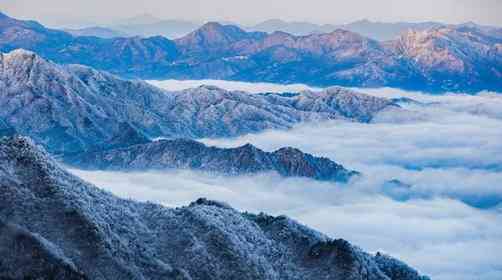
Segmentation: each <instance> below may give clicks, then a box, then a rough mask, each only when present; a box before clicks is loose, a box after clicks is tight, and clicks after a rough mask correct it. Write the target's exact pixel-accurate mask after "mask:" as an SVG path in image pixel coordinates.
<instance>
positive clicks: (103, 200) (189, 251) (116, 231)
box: [0, 137, 428, 280]
mask: <svg viewBox="0 0 502 280" xmlns="http://www.w3.org/2000/svg"><path fill="white" fill-rule="evenodd" d="M0 186H1V187H2V192H0V202H1V203H0V221H2V222H0V230H1V231H3V232H5V231H6V229H5V228H6V227H5V225H6V224H7V225H8V226H7V231H10V232H11V233H9V234H8V235H1V236H2V237H1V238H0V251H2V252H4V253H5V254H6V256H8V258H9V259H18V260H20V261H22V262H23V263H30V262H38V263H42V264H43V266H42V268H48V267H53V268H54V271H53V272H54V275H55V276H57V275H60V274H59V273H63V275H65V276H66V277H65V279H86V278H89V279H116V278H118V277H126V278H127V279H235V278H236V277H237V278H239V279H300V278H301V279H318V278H319V277H321V275H322V276H323V277H326V276H327V275H329V278H328V279H333V280H341V279H363V278H364V279H374V280H377V279H378V280H388V279H391V278H392V279H404V280H426V279H428V278H427V277H425V276H420V275H419V273H418V272H417V271H416V270H414V269H412V268H410V267H409V266H407V265H405V264H403V263H401V262H399V261H397V260H395V259H392V258H390V257H386V258H383V257H382V256H381V255H380V254H377V255H370V254H368V253H365V252H364V251H362V250H361V249H359V248H358V247H355V246H353V245H351V244H350V243H348V242H347V241H345V240H343V239H331V238H329V237H327V236H325V235H323V234H321V233H318V232H316V231H314V230H312V229H309V228H307V227H305V226H303V225H300V224H298V223H296V222H295V221H293V220H291V219H289V218H287V217H284V216H279V217H272V216H268V215H265V214H260V215H254V214H249V213H240V212H237V211H236V210H233V209H232V208H231V207H229V206H228V205H227V204H225V203H220V202H215V201H209V200H206V199H199V200H197V201H195V202H194V203H191V204H190V205H189V206H185V207H181V208H165V207H162V206H159V205H156V204H153V203H141V202H134V201H131V200H123V199H120V198H117V197H115V196H113V195H112V194H110V193H107V192H104V191H102V190H100V189H98V188H97V187H95V186H93V185H91V184H89V183H86V182H84V181H82V180H80V179H79V178H77V177H75V176H73V175H72V174H70V173H68V172H66V171H65V170H63V169H61V168H60V167H59V166H58V165H57V164H56V163H55V162H54V161H53V160H52V159H50V157H49V156H48V155H47V154H46V153H45V152H43V151H41V150H39V149H38V148H37V147H36V146H35V145H34V144H33V142H32V141H31V140H29V139H27V138H24V137H10V138H8V137H4V138H1V139H0ZM12 232H13V233H12ZM19 232H21V233H19ZM21 235H24V236H28V237H29V238H28V239H26V238H19V237H20V236H21ZM33 237H35V238H33ZM5 239H7V240H15V243H14V246H31V248H33V246H35V247H37V248H43V249H42V250H41V251H40V252H41V254H39V255H37V256H34V255H32V254H25V255H22V254H19V253H20V252H18V251H15V250H12V249H10V248H12V247H11V245H12V243H9V245H8V246H5V244H6V243H4V242H3V241H4V240H5ZM30 242H31V243H30ZM40 244H45V245H43V246H42V247H40ZM42 252H43V253H42ZM55 256H58V257H55ZM387 258H388V259H387ZM0 268H1V269H0V277H7V278H9V277H11V278H12V277H16V276H19V277H35V276H37V274H38V273H40V271H34V270H31V269H26V267H20V266H19V265H13V264H12V263H11V262H3V261H2V262H0ZM20 268H22V269H20ZM68 269H70V271H68ZM42 273H43V270H42ZM70 273H71V274H70ZM386 273H387V274H386ZM38 275H39V274H38ZM68 277H71V278H68ZM396 277H397V278H396ZM60 278H62V277H60ZM56 279H57V278H56Z"/></svg>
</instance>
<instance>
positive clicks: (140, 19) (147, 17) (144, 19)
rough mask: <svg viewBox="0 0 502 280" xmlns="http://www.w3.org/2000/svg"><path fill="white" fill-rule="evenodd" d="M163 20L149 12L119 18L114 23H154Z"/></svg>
mask: <svg viewBox="0 0 502 280" xmlns="http://www.w3.org/2000/svg"><path fill="white" fill-rule="evenodd" d="M159 21H161V19H160V18H158V17H156V16H153V15H151V14H148V13H144V14H140V15H137V16H133V17H129V18H123V19H120V20H117V21H115V22H114V23H113V25H140V24H153V23H156V22H159Z"/></svg>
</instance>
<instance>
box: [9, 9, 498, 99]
mask: <svg viewBox="0 0 502 280" xmlns="http://www.w3.org/2000/svg"><path fill="white" fill-rule="evenodd" d="M500 33H501V32H500V30H499V29H496V28H492V29H487V28H484V27H479V26H471V25H459V26H441V27H434V28H430V29H426V30H410V31H409V32H407V33H405V34H403V35H402V36H401V37H400V38H398V39H396V40H393V41H387V42H383V43H382V42H379V41H377V40H373V39H370V38H367V37H364V36H361V35H359V34H357V33H354V32H350V31H346V30H341V29H337V30H334V31H332V32H329V33H321V34H311V35H307V36H295V35H291V34H288V33H285V32H274V33H271V34H267V33H264V32H246V31H244V30H242V29H241V28H239V27H237V26H232V25H221V24H219V23H214V22H211V23H207V24H205V25H204V26H202V27H201V28H199V29H197V30H195V31H193V32H192V33H190V34H188V35H186V36H184V37H182V38H179V39H176V40H174V41H171V40H169V39H166V38H164V37H151V38H141V37H132V38H113V39H102V38H96V37H74V36H72V35H70V34H69V33H65V32H62V31H56V30H51V29H47V28H44V27H43V26H41V25H40V24H37V23H34V22H30V21H18V20H15V19H11V18H9V17H7V16H5V15H2V16H1V17H0V50H1V51H4V52H7V51H11V50H13V49H15V48H24V49H28V50H33V51H35V52H37V53H39V54H40V55H41V56H42V57H45V58H48V59H51V60H53V61H55V62H58V63H65V64H68V63H78V64H86V65H88V66H92V67H94V68H96V69H99V70H107V71H110V72H112V73H114V74H118V75H121V76H125V77H129V78H130V77H137V78H148V79H164V78H173V79H207V78H210V79H227V80H241V81H261V82H275V83H305V84H309V85H316V86H331V85H341V86H356V87H382V86H389V87H399V88H406V89H415V90H427V91H437V92H444V91H459V92H460V91H467V92H477V91H480V90H494V91H499V90H501V89H502V82H501V81H502V79H501V76H502V75H501V72H500V71H501V70H500V69H502V61H501V58H500V57H501V49H502V47H501V46H502V38H501V36H500Z"/></svg>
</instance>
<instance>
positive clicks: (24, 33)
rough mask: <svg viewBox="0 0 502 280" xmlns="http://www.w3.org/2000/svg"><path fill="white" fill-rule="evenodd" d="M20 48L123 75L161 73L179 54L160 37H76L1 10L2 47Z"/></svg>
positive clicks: (63, 61)
mask: <svg viewBox="0 0 502 280" xmlns="http://www.w3.org/2000/svg"><path fill="white" fill-rule="evenodd" d="M19 48H22V49H27V50H32V51H34V52H36V53H39V54H41V55H42V56H43V57H45V58H48V59H53V60H55V61H57V62H60V63H80V64H87V65H92V66H95V67H97V68H99V69H102V70H109V71H113V72H117V73H122V74H124V75H127V73H126V72H130V74H131V75H136V74H138V73H150V74H149V75H156V74H155V73H158V74H160V73H162V71H160V69H165V68H166V66H167V65H169V64H170V63H171V62H172V61H173V59H174V58H176V57H177V55H178V54H177V49H176V46H175V45H174V43H173V42H172V41H170V40H168V39H166V38H164V37H160V36H157V37H151V38H141V37H130V38H111V39H104V38H98V37H92V36H91V37H87V36H73V35H72V34H70V33H67V32H64V31H60V30H54V29H49V28H45V27H44V26H42V25H41V24H39V23H37V22H34V21H22V20H17V19H13V18H10V17H8V16H6V15H5V14H1V13H0V50H1V51H2V52H10V51H12V50H15V49H19ZM128 69H129V70H128ZM159 71H160V72H159ZM135 73H136V74H135Z"/></svg>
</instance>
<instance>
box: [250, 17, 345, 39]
mask: <svg viewBox="0 0 502 280" xmlns="http://www.w3.org/2000/svg"><path fill="white" fill-rule="evenodd" d="M339 28H340V27H339V26H338V25H333V24H325V25H320V24H315V23H311V22H303V21H284V20H280V19H270V20H266V21H263V22H260V23H258V24H256V25H253V26H249V27H246V28H245V29H246V30H248V31H260V32H267V33H274V32H276V31H282V32H286V33H289V34H293V35H297V36H304V35H311V34H316V33H329V32H332V31H335V30H336V29H339Z"/></svg>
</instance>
